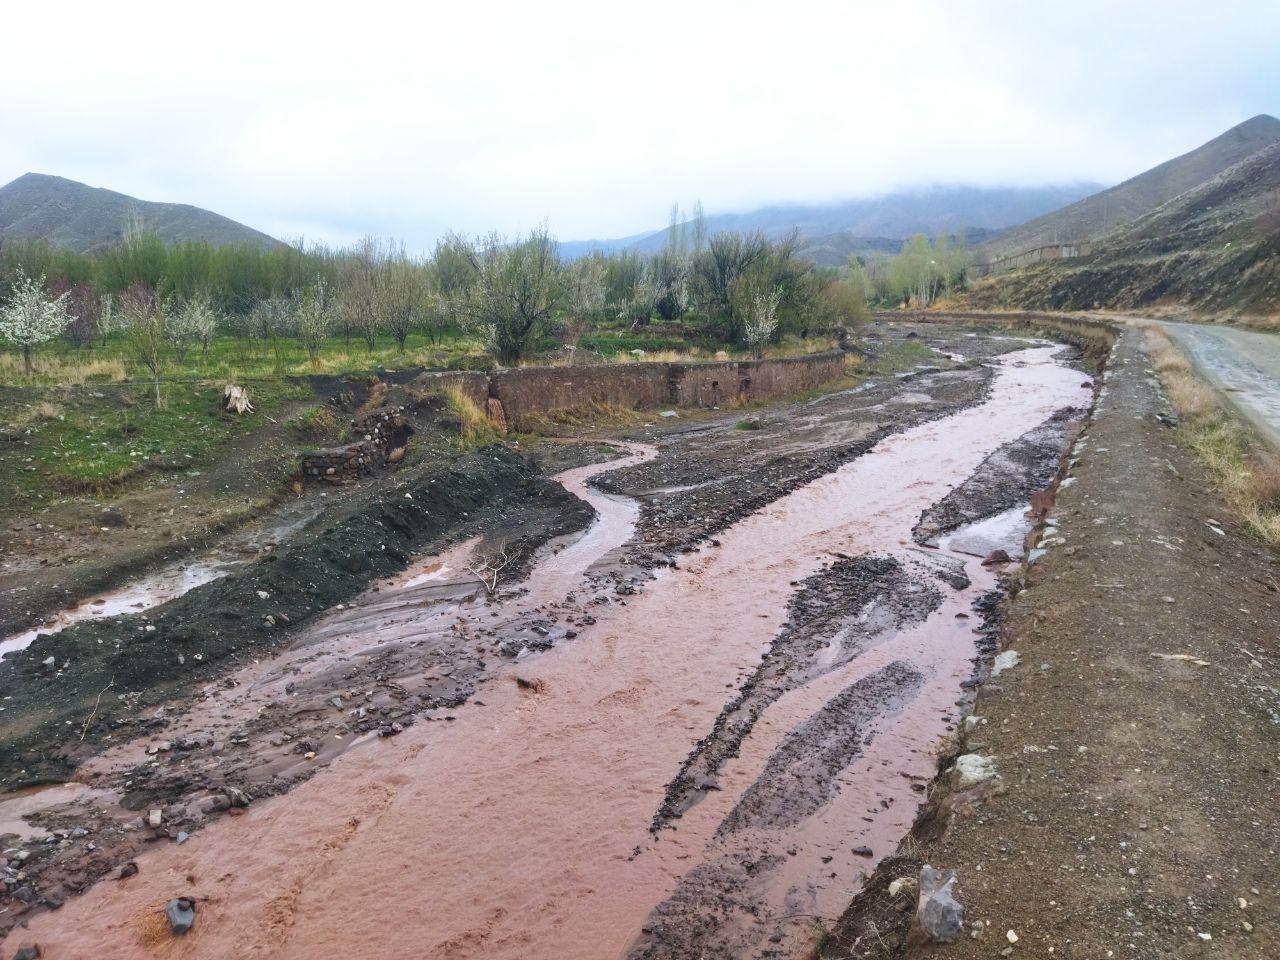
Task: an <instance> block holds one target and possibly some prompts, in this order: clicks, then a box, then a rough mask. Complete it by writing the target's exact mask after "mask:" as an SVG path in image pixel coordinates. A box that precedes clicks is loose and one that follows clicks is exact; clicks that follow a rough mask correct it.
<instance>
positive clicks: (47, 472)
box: [0, 380, 311, 509]
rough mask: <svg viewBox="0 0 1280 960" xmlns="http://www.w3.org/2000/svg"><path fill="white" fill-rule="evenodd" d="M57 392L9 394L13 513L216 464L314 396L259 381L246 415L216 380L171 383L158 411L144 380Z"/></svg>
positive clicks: (5, 456) (6, 454) (1, 456)
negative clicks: (226, 400) (230, 407)
mask: <svg viewBox="0 0 1280 960" xmlns="http://www.w3.org/2000/svg"><path fill="white" fill-rule="evenodd" d="M52 393H53V394H55V395H52V396H51V392H50V391H41V395H42V396H41V398H40V399H36V398H34V397H33V396H31V394H32V391H18V390H6V391H5V393H4V395H3V396H4V410H5V414H4V416H5V420H6V428H5V429H6V435H7V436H8V437H9V441H8V442H6V443H5V444H4V445H3V447H2V448H0V468H2V469H4V471H5V473H6V474H7V475H8V476H9V477H11V483H10V484H9V485H8V488H7V489H6V491H5V492H4V493H3V494H0V498H2V499H3V506H4V507H5V508H6V509H19V508H22V507H26V506H31V505H34V504H36V503H38V502H40V501H41V500H43V499H45V498H46V497H50V496H57V495H60V494H67V493H93V494H103V493H106V492H108V491H110V490H111V489H113V488H116V487H118V486H120V485H122V484H124V483H125V482H127V481H129V480H132V479H134V478H137V477H141V476H143V475H145V474H148V473H155V472H159V473H166V472H175V473H176V472H182V473H186V472H190V471H193V470H203V469H207V468H208V467H209V466H210V465H211V464H213V463H214V462H215V461H216V459H217V457H218V455H219V454H220V453H221V451H222V450H223V448H224V447H225V446H226V445H227V444H228V443H229V442H231V441H232V440H234V439H235V438H236V437H239V436H242V435H244V434H246V433H249V432H251V431H253V430H255V429H257V428H259V427H261V426H263V425H264V423H266V422H268V418H270V417H271V414H272V412H274V411H275V410H277V409H278V408H279V407H280V406H281V405H282V404H284V403H286V402H289V401H292V400H299V399H303V398H306V397H309V396H310V395H311V393H310V390H309V389H308V388H307V387H306V386H305V385H302V384H298V383H293V382H290V381H286V380H276V381H266V382H263V383H258V384H255V385H254V386H253V389H252V390H251V391H250V396H251V398H252V400H253V404H254V408H255V409H254V412H253V413H252V414H249V415H246V416H242V417H241V416H234V415H231V414H224V413H223V412H222V404H221V400H222V391H221V388H220V386H219V385H217V384H208V383H206V384H166V385H165V387H164V389H163V391H162V396H163V397H164V406H163V408H161V409H159V410H157V409H156V408H155V406H154V404H153V403H152V399H151V392H150V388H149V387H147V386H143V385H136V386H135V385H127V384H113V385H101V386H97V385H95V386H88V387H70V388H58V389H57V390H56V391H53V392H52ZM23 394H27V396H26V398H25V399H24V398H23Z"/></svg>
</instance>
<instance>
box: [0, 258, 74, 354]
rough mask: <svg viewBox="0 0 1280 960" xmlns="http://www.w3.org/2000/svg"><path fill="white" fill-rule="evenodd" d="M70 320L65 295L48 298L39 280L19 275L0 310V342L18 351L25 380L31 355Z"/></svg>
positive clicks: (19, 273) (42, 279)
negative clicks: (1, 339)
mask: <svg viewBox="0 0 1280 960" xmlns="http://www.w3.org/2000/svg"><path fill="white" fill-rule="evenodd" d="M71 320H72V317H71V314H70V313H68V312H67V294H65V293H64V294H62V296H60V297H52V296H50V295H49V292H48V290H47V289H46V288H45V282H44V277H43V276H41V277H40V279H38V280H33V279H32V278H31V277H28V276H27V275H26V274H25V273H23V272H21V271H19V272H18V275H17V278H16V279H15V281H14V283H13V289H12V290H11V291H10V293H9V299H8V301H7V302H6V303H5V304H4V305H3V306H2V307H0V338H3V339H5V340H7V341H9V342H10V343H12V344H14V345H15V346H17V347H18V349H20V350H21V351H22V369H23V372H24V373H25V374H26V375H27V376H28V377H29V376H31V374H32V372H33V371H32V366H31V351H32V350H33V349H34V348H35V347H36V346H37V345H38V344H41V343H44V342H45V341H47V340H52V339H53V338H54V337H56V336H58V335H59V334H60V333H62V331H63V330H65V329H66V328H67V325H68V324H69V323H71Z"/></svg>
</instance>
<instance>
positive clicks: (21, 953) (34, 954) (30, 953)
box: [13, 943, 40, 960]
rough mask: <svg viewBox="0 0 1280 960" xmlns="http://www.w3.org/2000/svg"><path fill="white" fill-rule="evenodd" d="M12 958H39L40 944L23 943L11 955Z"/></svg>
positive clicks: (23, 959)
mask: <svg viewBox="0 0 1280 960" xmlns="http://www.w3.org/2000/svg"><path fill="white" fill-rule="evenodd" d="M13 960H40V944H38V943H24V944H23V945H22V946H20V947H19V948H18V952H17V953H15V954H14V955H13Z"/></svg>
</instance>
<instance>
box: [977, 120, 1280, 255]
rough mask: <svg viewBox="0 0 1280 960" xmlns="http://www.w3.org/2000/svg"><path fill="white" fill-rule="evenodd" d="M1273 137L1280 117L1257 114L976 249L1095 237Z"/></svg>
mask: <svg viewBox="0 0 1280 960" xmlns="http://www.w3.org/2000/svg"><path fill="white" fill-rule="evenodd" d="M1276 142H1280V120H1277V119H1276V118H1275V117H1269V116H1267V115H1265V114H1259V115H1258V116H1256V117H1253V118H1252V119H1250V120H1246V121H1245V122H1244V123H1241V124H1238V125H1236V126H1234V127H1232V128H1231V129H1230V130H1228V131H1227V132H1226V133H1223V134H1222V135H1221V136H1218V137H1214V138H1213V139H1212V140H1210V141H1209V142H1208V143H1205V144H1202V145H1201V146H1199V147H1197V148H1196V149H1194V150H1192V151H1191V152H1190V153H1184V154H1183V155H1182V156H1180V157H1174V158H1173V159H1172V160H1168V161H1166V162H1164V163H1162V164H1160V165H1159V166H1158V167H1152V168H1151V169H1150V170H1147V171H1146V172H1145V173H1140V174H1138V175H1137V176H1136V177H1133V178H1131V179H1129V180H1126V181H1125V182H1124V183H1121V184H1118V185H1116V186H1114V187H1111V188H1110V189H1109V190H1103V191H1102V192H1100V193H1095V194H1094V195H1093V196H1090V197H1086V198H1085V199H1083V200H1079V201H1077V202H1076V203H1073V204H1071V205H1070V206H1068V207H1064V208H1062V209H1061V210H1056V211H1054V212H1053V213H1049V214H1046V215H1044V216H1041V217H1037V218H1036V219H1034V220H1030V221H1028V222H1026V223H1024V224H1022V225H1021V226H1018V227H1014V228H1013V229H1011V230H1007V231H1005V232H1004V233H1002V234H1000V235H998V236H996V237H994V238H993V239H992V240H990V241H989V242H987V243H986V244H984V245H983V246H982V248H981V249H980V250H979V254H980V255H982V256H985V257H986V258H988V259H992V260H994V259H997V258H999V257H1003V256H1009V255H1012V254H1019V253H1023V252H1024V251H1027V250H1034V249H1036V248H1037V247H1044V246H1048V245H1050V244H1056V243H1078V242H1080V241H1085V240H1096V239H1098V238H1100V237H1103V236H1105V235H1106V234H1108V233H1110V232H1111V231H1113V230H1115V229H1117V228H1119V227H1122V226H1124V225H1125V224H1129V223H1132V222H1133V221H1134V220H1137V219H1138V218H1139V217H1142V216H1144V215H1145V214H1147V213H1150V212H1151V211H1153V210H1155V209H1156V208H1157V207H1159V206H1160V204H1162V203H1166V202H1168V201H1170V200H1172V199H1173V198H1174V197H1178V196H1181V195H1182V194H1184V193H1186V192H1187V191H1188V190H1191V189H1193V188H1195V187H1197V186H1199V185H1200V184H1202V183H1205V182H1206V181H1208V180H1211V179H1213V178H1214V177H1216V176H1217V175H1218V174H1220V173H1222V172H1223V171H1224V170H1227V169H1228V168H1230V167H1232V166H1234V165H1235V164H1237V163H1239V162H1240V161H1242V160H1244V159H1245V158H1246V157H1249V156H1250V155H1251V154H1254V153H1256V152H1257V151H1259V150H1261V149H1262V148H1264V147H1266V146H1269V145H1270V144H1273V143H1276Z"/></svg>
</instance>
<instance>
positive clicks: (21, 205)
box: [0, 173, 280, 252]
mask: <svg viewBox="0 0 1280 960" xmlns="http://www.w3.org/2000/svg"><path fill="white" fill-rule="evenodd" d="M133 220H140V221H141V222H142V223H143V225H145V226H146V227H147V228H149V229H152V230H155V231H156V232H157V233H159V234H160V237H161V239H163V240H164V241H165V242H166V243H180V242H182V241H186V240H203V241H206V242H208V243H210V244H213V245H214V246H229V245H232V244H252V245H253V246H257V247H264V248H265V247H273V246H277V245H279V243H280V241H279V240H276V239H274V238H273V237H269V236H267V235H266V234H265V233H259V232H258V231H257V230H254V229H253V228H251V227H246V226H245V225H244V224H242V223H237V222H236V221H234V220H231V219H228V218H227V217H224V216H220V215H219V214H216V213H211V212H210V211H208V210H202V209H200V208H199V207H192V206H189V205H187V204H185V203H152V202H149V201H146V200H138V199H136V198H134V197H130V196H126V195H125V194H123V193H116V192H115V191H114V190H104V189H101V188H99V187H90V186H87V185H86V184H83V183H77V182H76V181H75V180H67V179H64V178H63V177H51V176H48V175H46V174H43V173H25V174H23V175H22V176H20V177H18V179H17V180H14V181H13V182H12V183H8V184H5V185H4V186H3V187H0V240H2V239H5V238H9V237H13V238H19V237H21V238H35V239H43V240H48V241H49V242H50V243H53V244H56V245H57V246H62V247H69V248H71V249H72V250H77V251H80V252H87V251H89V250H94V249H97V248H100V247H105V246H110V245H111V244H113V243H115V242H117V241H118V240H119V239H120V238H121V237H122V236H123V235H124V230H125V226H126V225H127V224H128V223H130V221H133Z"/></svg>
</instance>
